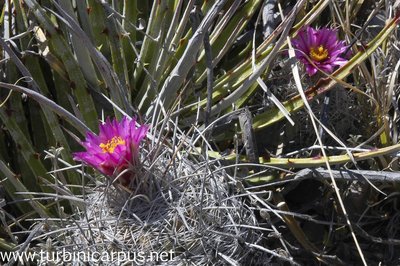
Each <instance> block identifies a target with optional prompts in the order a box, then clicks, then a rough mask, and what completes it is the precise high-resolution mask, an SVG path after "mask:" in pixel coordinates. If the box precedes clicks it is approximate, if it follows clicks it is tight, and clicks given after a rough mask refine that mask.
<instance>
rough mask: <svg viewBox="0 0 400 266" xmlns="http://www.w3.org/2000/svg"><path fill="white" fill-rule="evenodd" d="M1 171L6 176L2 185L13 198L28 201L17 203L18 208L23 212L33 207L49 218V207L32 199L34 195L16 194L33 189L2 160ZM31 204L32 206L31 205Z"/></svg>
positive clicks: (0, 162) (0, 163)
mask: <svg viewBox="0 0 400 266" xmlns="http://www.w3.org/2000/svg"><path fill="white" fill-rule="evenodd" d="M0 172H1V173H3V175H4V176H5V177H6V180H2V182H1V183H2V185H3V186H4V188H5V190H6V191H7V193H8V195H9V196H10V197H11V198H12V199H13V200H20V199H25V200H27V203H19V204H16V206H17V208H19V209H20V211H21V212H22V213H28V212H30V211H32V208H33V209H34V210H35V211H36V213H38V214H39V215H40V216H41V217H43V218H49V217H50V215H49V211H48V209H47V208H46V207H45V206H44V205H42V204H41V203H39V202H37V201H35V200H32V199H33V196H32V195H30V194H29V193H23V194H15V192H29V191H32V190H31V189H27V187H26V186H25V185H24V184H22V182H21V181H20V180H19V179H18V178H17V176H16V175H15V174H14V173H13V172H12V171H11V170H10V169H9V168H8V167H7V165H6V164H5V163H4V162H3V161H1V160H0ZM29 205H30V206H29Z"/></svg>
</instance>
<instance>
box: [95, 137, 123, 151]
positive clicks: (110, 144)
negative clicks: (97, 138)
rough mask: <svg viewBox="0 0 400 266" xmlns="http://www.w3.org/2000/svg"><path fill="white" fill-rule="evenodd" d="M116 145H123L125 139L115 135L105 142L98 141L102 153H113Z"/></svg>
mask: <svg viewBox="0 0 400 266" xmlns="http://www.w3.org/2000/svg"><path fill="white" fill-rule="evenodd" d="M118 145H125V140H123V139H122V138H121V137H117V136H115V137H113V138H112V139H111V140H109V141H107V143H106V144H104V143H100V145H99V147H100V148H101V149H102V150H103V152H104V153H106V152H108V153H113V152H114V150H115V148H116V147H117V146H118Z"/></svg>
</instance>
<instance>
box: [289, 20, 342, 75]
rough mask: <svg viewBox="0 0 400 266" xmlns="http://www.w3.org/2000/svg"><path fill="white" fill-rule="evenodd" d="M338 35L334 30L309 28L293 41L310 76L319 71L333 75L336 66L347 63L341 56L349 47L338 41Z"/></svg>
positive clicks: (297, 55)
mask: <svg viewBox="0 0 400 266" xmlns="http://www.w3.org/2000/svg"><path fill="white" fill-rule="evenodd" d="M336 33H337V30H334V29H328V28H321V29H313V28H312V27H310V26H307V27H306V28H304V29H303V30H301V31H300V32H299V33H298V35H297V37H296V38H295V39H293V40H292V44H293V47H294V48H295V49H296V51H295V53H296V57H297V58H298V59H299V60H300V61H301V62H302V63H303V64H304V66H305V68H306V71H307V73H308V75H310V76H312V75H314V74H315V73H317V71H318V69H321V70H323V71H325V72H327V73H331V72H332V71H333V69H334V68H335V67H336V66H343V65H344V64H345V63H346V62H347V60H346V59H345V58H343V57H341V54H342V53H344V52H345V51H346V49H347V47H348V46H346V45H345V43H344V41H339V40H338V38H337V36H336ZM311 62H312V63H311ZM313 64H314V65H313Z"/></svg>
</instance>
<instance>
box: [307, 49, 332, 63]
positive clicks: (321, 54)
mask: <svg viewBox="0 0 400 266" xmlns="http://www.w3.org/2000/svg"><path fill="white" fill-rule="evenodd" d="M328 55H329V53H328V50H327V49H325V48H324V47H323V46H322V45H320V46H318V48H315V47H311V48H310V57H311V59H312V60H314V61H317V62H321V61H323V60H325V59H326V58H328Z"/></svg>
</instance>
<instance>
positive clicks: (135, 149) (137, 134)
mask: <svg viewBox="0 0 400 266" xmlns="http://www.w3.org/2000/svg"><path fill="white" fill-rule="evenodd" d="M135 123H136V119H130V118H128V117H124V118H122V120H121V121H120V122H118V121H117V120H116V119H114V120H113V121H110V119H109V118H107V119H106V122H105V123H103V124H101V125H100V126H99V129H100V133H99V135H98V136H97V135H95V134H93V133H91V132H88V133H87V134H86V140H85V141H84V142H81V144H82V146H84V147H85V148H86V151H85V152H76V153H74V160H77V161H81V162H83V163H85V164H87V165H90V166H92V167H93V168H96V169H97V170H99V171H100V172H101V173H103V174H105V175H108V176H117V175H118V174H119V173H121V172H122V171H124V170H125V169H128V168H130V166H135V165H136V164H137V162H138V159H139V144H140V142H141V140H142V139H143V138H144V137H145V136H146V133H147V130H148V126H147V125H142V126H140V127H136V125H135ZM131 177H132V173H129V171H128V172H127V173H126V174H123V175H122V177H121V179H120V182H121V183H122V184H124V185H127V184H129V181H130V180H129V179H130V178H131Z"/></svg>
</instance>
